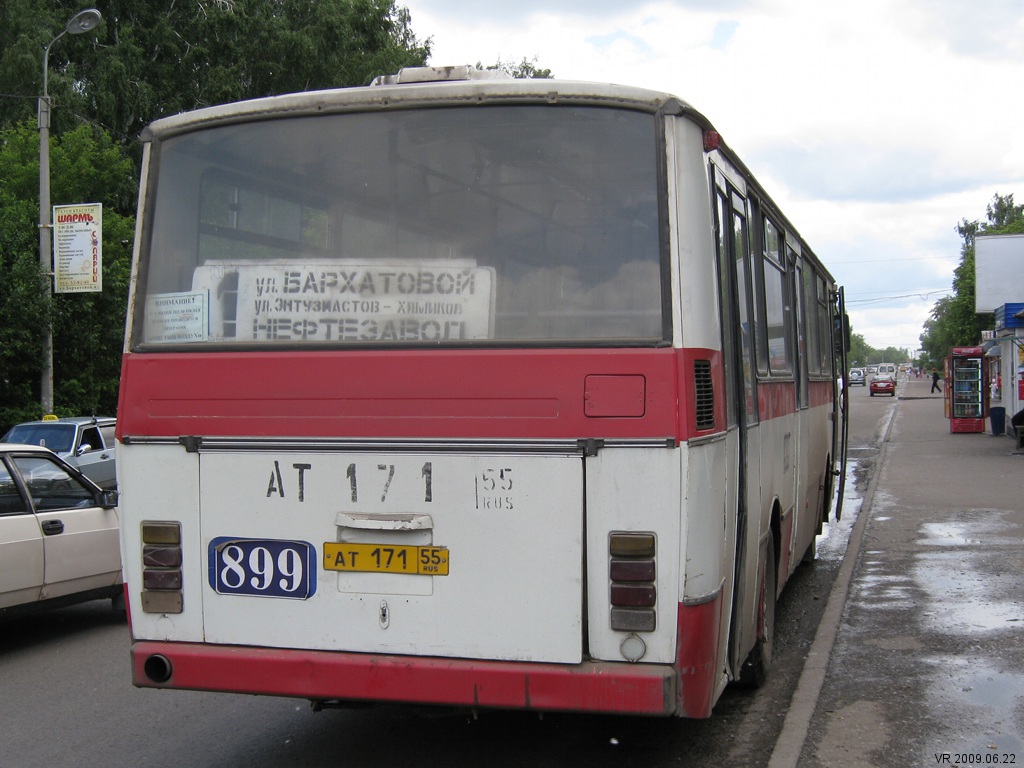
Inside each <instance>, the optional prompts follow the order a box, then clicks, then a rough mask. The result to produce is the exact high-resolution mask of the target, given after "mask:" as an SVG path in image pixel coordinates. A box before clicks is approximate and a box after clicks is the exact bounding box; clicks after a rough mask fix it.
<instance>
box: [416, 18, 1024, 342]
mask: <svg viewBox="0 0 1024 768" xmlns="http://www.w3.org/2000/svg"><path fill="white" fill-rule="evenodd" d="M402 4H404V5H408V6H409V8H410V11H411V13H412V21H413V26H414V29H415V30H416V33H417V35H419V36H420V37H426V36H429V37H432V38H433V41H434V51H435V55H434V57H433V61H434V63H438V64H451V63H467V62H468V63H473V62H476V61H483V62H491V61H495V60H497V59H498V58H499V56H500V57H501V58H503V59H512V60H519V59H520V58H522V57H524V56H525V57H527V58H533V57H534V56H536V57H537V59H536V62H537V65H538V66H540V67H545V68H550V69H551V70H552V71H553V73H554V74H555V76H557V77H564V78H567V79H573V80H595V81H601V82H618V83H624V84H628V85H636V86H642V87H647V88H651V89H654V90H660V91H665V92H668V93H672V94H674V95H676V96H679V97H681V98H682V99H684V100H685V101H687V102H689V103H690V104H692V105H694V107H696V108H697V109H698V110H700V111H701V112H703V113H704V114H705V115H707V117H708V118H709V119H710V120H711V122H712V123H713V124H714V125H715V127H716V128H717V129H718V130H719V131H720V132H721V133H722V135H723V136H724V138H725V140H726V142H727V143H728V144H729V145H730V146H731V147H732V148H733V149H734V150H735V151H736V152H737V153H738V154H739V155H740V157H742V158H743V160H744V162H745V163H746V165H747V166H748V167H749V168H750V169H751V170H752V171H753V172H754V174H755V175H756V176H757V177H758V179H759V181H760V182H761V184H762V185H763V186H764V187H765V189H766V190H767V191H768V193H769V194H770V195H771V196H772V197H773V198H774V199H775V201H776V202H777V203H778V204H779V205H780V206H781V208H782V209H783V211H784V212H785V213H786V215H787V216H788V217H789V219H790V220H791V221H792V222H793V223H794V224H795V226H796V227H797V228H798V229H799V230H800V232H801V234H802V235H803V236H804V238H805V239H806V240H807V241H808V242H809V243H810V244H811V246H812V247H813V249H814V250H815V252H816V253H817V254H818V255H819V257H821V259H822V260H823V261H824V262H825V264H826V265H827V266H829V267H830V269H831V270H832V272H833V274H834V275H835V276H836V277H837V279H839V280H840V282H843V283H844V284H845V285H846V287H847V295H848V296H849V297H853V298H854V299H855V300H858V299H866V298H873V299H875V298H878V297H887V296H888V297H897V296H900V295H902V294H913V296H912V297H911V298H906V299H899V298H891V299H888V300H887V301H885V302H877V301H872V302H870V303H859V304H852V305H851V306H852V308H854V309H855V315H854V330H855V332H858V333H862V334H863V335H864V336H865V338H866V339H867V341H868V343H870V344H872V345H874V346H889V345H890V343H891V344H892V345H893V346H908V347H913V348H916V347H917V338H918V336H919V334H920V331H921V328H920V324H921V323H922V322H923V321H924V320H925V319H927V317H928V313H929V312H930V310H931V307H932V306H933V305H934V298H936V296H935V295H934V294H930V291H931V290H934V289H947V288H948V287H949V286H950V285H951V282H952V275H953V269H954V268H955V267H956V266H957V264H958V263H959V258H960V246H961V241H960V238H959V236H958V235H957V234H956V232H955V229H954V228H955V226H956V224H957V223H958V222H959V221H961V220H962V219H964V218H966V219H969V220H974V219H982V220H983V219H984V217H985V206H986V205H987V204H988V203H989V202H990V201H991V199H992V196H993V194H995V192H996V191H997V190H998V191H999V192H1001V193H1002V194H1008V193H1013V192H1017V199H1019V200H1021V201H1024V130H1021V126H1022V125H1024V99H1019V98H1016V95H1015V92H1014V90H1013V89H1014V87H1015V85H1014V84H1015V83H1019V82H1021V81H1022V80H1024V3H1021V2H1020V0H974V2H970V3H966V2H963V0H904V1H903V2H899V3H894V2H891V0H861V2H860V3H859V4H858V5H857V6H856V7H852V6H850V5H848V4H842V3H834V2H822V0H729V1H724V2H723V1H722V0H688V1H687V0H660V1H656V2H640V3H636V4H629V3H622V2H621V0H619V1H617V2H611V0H592V1H589V2H583V1H582V0H545V1H544V2H542V1H541V0H521V2H519V3H515V4H507V3H504V4H497V3H495V4H478V3H471V2H470V1H469V0H412V1H411V2H405V3H402ZM926 289H927V290H926ZM921 293H923V294H926V295H925V298H923V299H922V298H919V297H918V294H921ZM1022 298H1024V297H1022ZM894 336H896V337H899V338H902V343H892V342H894V339H893V337H894ZM883 342H885V343H883Z"/></svg>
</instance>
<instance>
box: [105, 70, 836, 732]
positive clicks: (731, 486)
mask: <svg viewBox="0 0 1024 768" xmlns="http://www.w3.org/2000/svg"><path fill="white" fill-rule="evenodd" d="M142 140H143V148H144V156H143V165H142V176H141V191H140V202H139V216H138V221H137V233H136V241H135V252H134V257H133V268H132V276H131V291H130V298H129V311H128V321H127V333H126V341H125V350H124V358H123V371H122V378H121V385H120V393H119V410H118V422H117V430H118V439H119V441H120V443H121V446H120V447H119V449H118V475H119V477H118V480H119V487H120V492H121V497H120V509H121V519H122V522H123V527H122V554H123V563H124V575H125V583H126V586H125V591H126V596H127V603H128V606H129V614H130V626H131V634H132V647H131V659H132V661H131V665H132V675H133V682H134V684H135V685H136V686H140V687H150V688H164V689H167V688H171V689H189V690H203V691H222V692H236V693H247V694H263V695H274V696H285V697H297V698H304V699H308V700H310V701H311V702H313V704H314V706H315V707H323V706H349V705H358V706H365V705H367V704H373V703H385V702H386V703H396V702H399V703H407V704H411V705H438V706H444V707H448V708H452V707H454V708H465V709H467V710H473V711H476V710H486V709H519V710H537V711H541V712H544V711H572V712H584V713H586V712H593V713H622V714H635V715H650V716H681V717H691V718H703V717H708V716H709V715H710V714H711V712H712V709H713V707H714V705H715V702H716V700H717V699H718V698H719V696H720V695H721V693H722V692H723V690H724V689H725V687H726V686H727V685H728V684H729V683H731V682H733V681H740V682H743V681H746V682H748V683H751V684H754V685H757V684H759V683H760V682H761V681H762V680H763V679H764V677H765V675H766V674H767V673H768V670H769V667H770V664H771V657H772V647H773V644H772V639H773V636H774V629H773V625H774V611H775V605H776V599H777V596H778V595H779V593H780V591H781V589H782V587H783V586H784V585H785V584H786V582H787V580H788V579H789V577H790V576H791V575H792V574H793V573H794V571H795V569H796V568H797V567H798V566H799V565H800V563H801V562H805V561H808V560H810V559H813V557H814V555H815V540H816V535H817V534H818V533H819V532H820V531H821V530H822V524H823V522H824V521H826V520H827V519H828V517H829V514H830V510H831V508H832V501H833V496H834V495H835V490H836V486H837V483H836V479H837V478H841V477H842V471H841V469H840V468H839V466H840V463H841V457H842V454H843V437H842V434H843V430H842V429H841V422H842V415H843V409H842V408H841V385H840V383H839V382H840V374H839V372H841V371H844V370H845V368H846V366H845V362H844V361H843V360H842V358H843V352H842V350H843V348H844V346H845V345H844V344H843V341H842V331H841V328H842V311H843V310H842V306H841V289H840V288H839V287H838V286H837V285H836V283H835V281H834V280H833V278H832V277H831V276H830V275H829V273H828V271H827V270H826V269H825V267H824V266H823V265H822V263H821V262H820V261H819V260H818V258H816V257H815V255H814V253H813V252H812V251H811V249H810V248H809V247H808V245H807V243H805V242H804V241H803V240H802V239H801V237H800V235H799V234H798V233H797V231H796V229H795V228H794V227H793V225H792V224H791V223H790V221H789V220H788V219H787V217H786V216H785V215H784V214H783V213H782V211H780V210H779V208H778V207H777V206H776V205H775V204H774V203H773V202H772V200H771V199H770V198H769V196H768V195H767V194H766V193H765V191H764V190H763V189H762V188H761V186H759V185H758V183H757V181H756V180H755V179H754V177H753V176H752V175H751V173H750V172H749V171H748V170H747V168H746V166H745V165H744V164H743V163H742V162H741V161H740V160H739V158H738V157H737V156H736V155H735V154H734V152H733V151H731V150H730V148H729V147H728V146H727V144H726V143H725V142H724V140H723V139H722V137H721V135H720V134H719V133H718V132H716V131H715V129H714V128H713V126H712V125H711V123H710V122H709V121H708V120H707V119H706V118H705V117H703V116H702V115H701V114H700V113H698V112H697V111H696V110H695V109H694V108H693V107H691V106H690V105H688V104H687V103H686V102H684V101H682V100H680V99H678V98H676V97H673V96H671V95H669V94H666V93H661V92H655V91H651V90H646V89H642V88H637V87H625V86H619V85H610V84H593V83H579V82H563V81H556V80H540V79H537V80H525V79H511V78H502V77H498V76H496V75H495V73H492V72H482V71H478V70H475V69H473V68H471V67H454V68H432V67H428V68H417V69H406V70H402V71H401V72H399V73H398V74H395V75H387V76H382V77H379V78H378V79H377V80H375V81H374V83H373V84H371V85H369V86H365V87H356V88H345V89H336V90H326V91H319V92H307V93H297V94H290V95H282V96H275V97H270V98H264V99H258V100H252V101H247V102H242V103H236V104H226V105H222V106H214V107H210V108H206V109H201V110H198V111H195V112H191V113H186V114H181V115H177V116H172V117H168V118H165V119H161V120H158V121H156V122H154V123H153V124H152V125H151V126H150V127H149V128H147V129H146V131H145V132H144V133H143V136H142ZM837 329H839V330H838V331H837Z"/></svg>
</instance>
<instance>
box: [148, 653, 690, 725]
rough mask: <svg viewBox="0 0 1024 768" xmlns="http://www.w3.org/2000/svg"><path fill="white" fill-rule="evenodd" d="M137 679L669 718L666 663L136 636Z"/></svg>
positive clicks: (339, 697)
mask: <svg viewBox="0 0 1024 768" xmlns="http://www.w3.org/2000/svg"><path fill="white" fill-rule="evenodd" d="M131 656H132V682H133V683H134V684H135V685H136V686H138V687H144V688H180V689H186V690H196V691H224V692H231V693H249V694H262V695H268V696H288V697H296V698H303V699H311V700H314V701H342V702H379V703H384V702H405V703H410V704H430V705H440V706H454V707H468V708H494V709H526V710H537V711H572V712H605V713H618V714H632V715H651V716H669V715H675V714H678V712H677V691H676V679H677V676H676V671H675V670H674V669H673V668H672V667H671V666H668V665H646V664H628V663H614V662H583V663H581V664H535V663H528V662H502V661H476V660H471V659H441V658H427V657H418V656H377V655H374V654H358V653H340V652H335V651H303V650H293V649H279V648H251V647H242V646H220V645H203V644H192V643H169V642H155V641H145V640H143V641H137V642H136V643H135V644H134V645H133V646H132V649H131Z"/></svg>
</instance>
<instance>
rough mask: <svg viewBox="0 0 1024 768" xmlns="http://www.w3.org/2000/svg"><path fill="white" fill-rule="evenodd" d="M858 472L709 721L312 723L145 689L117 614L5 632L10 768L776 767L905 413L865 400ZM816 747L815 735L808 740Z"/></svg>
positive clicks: (858, 425)
mask: <svg viewBox="0 0 1024 768" xmlns="http://www.w3.org/2000/svg"><path fill="white" fill-rule="evenodd" d="M851 394H852V399H853V406H852V408H851V411H852V414H853V420H852V427H851V441H850V443H851V447H852V454H851V455H852V456H853V457H854V458H855V460H856V461H855V463H854V465H852V466H851V469H850V471H849V473H848V478H849V481H848V482H849V488H848V494H847V496H848V498H847V501H846V505H845V506H846V509H845V513H844V516H843V520H842V522H841V523H833V524H830V525H829V526H828V530H827V531H826V534H825V535H823V536H822V537H820V539H819V557H818V560H816V561H815V563H814V564H813V565H811V566H807V567H802V568H801V569H799V570H798V572H797V573H796V574H795V576H794V577H793V579H792V580H791V582H790V585H789V587H788V588H787V590H786V592H785V593H784V595H783V597H782V599H781V601H780V604H779V606H778V610H777V615H776V643H775V659H774V666H773V669H772V676H771V678H770V680H769V681H768V683H767V684H766V685H765V686H764V687H763V688H761V689H760V690H757V691H749V690H744V689H740V688H735V689H729V690H727V691H726V693H725V695H724V696H723V697H722V699H721V700H720V701H719V704H718V706H717V707H716V709H715V712H714V715H713V716H712V717H711V718H710V719H709V720H700V721H679V720H649V719H638V718H620V717H594V716H577V715H545V716H544V717H539V716H538V715H536V714H524V713H500V712H499V713H484V714H482V715H481V716H480V717H479V718H478V719H473V718H470V717H468V716H466V715H465V714H457V713H448V712H433V711H431V712H424V711H413V710H409V709H406V708H398V707H385V708H375V709H367V710H327V711H323V712H319V713H313V712H311V710H310V708H309V705H308V704H307V703H306V702H305V701H299V700H289V699H275V698H266V697H255V696H236V695H227V694H208V693H192V692H183V691H156V690H149V689H146V690H141V689H136V688H134V687H132V685H131V682H130V672H129V661H128V648H129V644H130V641H129V636H128V630H127V627H126V625H125V622H124V619H123V617H121V616H119V615H117V614H115V613H114V612H113V611H112V610H111V606H110V604H109V602H106V601H96V602H93V603H88V604H85V605H79V606H72V607H68V608H64V609H60V610H56V611H50V612H46V613H40V614H35V615H29V616H22V617H19V618H7V619H0V680H2V681H3V682H2V693H3V695H2V696H0V723H2V724H3V725H2V728H3V738H2V740H0V768H36V767H38V768H52V767H53V766H55V765H67V766H76V767H77V768H88V767H89V766H97V767H98V768H99V767H102V768H121V767H124V768H158V767H159V768H163V767H164V766H167V767H168V768H171V767H174V768H178V767H179V766H183V765H188V766H190V768H207V767H209V768H215V767H216V768H233V767H234V766H246V767H248V768H264V767H265V768H271V767H273V768H292V767H300V766H332V768H333V767H335V766H345V768H375V767H377V766H380V767H381V768H384V767H385V766H386V767H387V768H395V766H417V768H420V767H422V768H431V766H438V767H440V766H444V767H445V768H450V766H453V765H455V766H487V768H502V767H503V766H517V767H518V766H526V765H530V766H540V767H544V766H552V768H553V767H554V766H558V768H563V767H564V766H565V765H567V764H568V765H587V766H593V767H594V768H600V767H601V766H616V767H617V768H618V767H620V766H622V765H636V766H673V767H675V766H694V767H698V768H704V767H710V766H714V767H715V768H720V766H723V765H730V766H732V765H739V766H743V765H750V766H760V765H766V764H767V763H768V760H769V758H770V757H771V755H772V752H773V750H774V749H775V747H776V740H777V739H778V737H779V734H780V733H781V732H782V725H783V721H784V718H785V716H786V713H787V711H788V709H789V707H790V703H791V701H792V699H793V694H794V690H795V689H796V685H797V681H798V680H799V678H800V673H801V671H802V669H803V663H804V659H805V657H806V654H807V651H808V648H809V647H810V645H811V643H812V641H813V639H814V635H815V632H816V630H817V627H818V622H819V619H820V617H821V614H822V612H823V611H824V608H825V604H826V602H827V599H828V596H829V592H830V590H831V586H832V583H833V581H834V580H835V577H836V573H837V572H838V570H839V567H840V564H841V561H842V556H843V552H844V551H845V548H846V537H847V536H848V535H849V532H850V526H851V524H852V522H853V520H854V519H855V518H856V512H857V509H858V507H859V498H860V494H861V493H862V492H863V489H864V488H865V487H866V484H867V479H868V477H869V474H870V472H872V471H873V470H874V466H873V464H874V459H875V458H876V457H877V455H878V442H879V434H878V432H879V429H880V425H881V424H882V423H884V418H885V416H886V413H887V412H888V411H889V409H890V408H891V407H892V405H893V401H892V400H890V399H889V398H869V397H868V395H867V392H866V391H864V390H862V389H861V388H856V389H854V390H853V392H852V393H851ZM802 736H803V734H800V738H802Z"/></svg>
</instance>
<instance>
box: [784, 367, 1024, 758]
mask: <svg viewBox="0 0 1024 768" xmlns="http://www.w3.org/2000/svg"><path fill="white" fill-rule="evenodd" d="M930 387H931V380H930V379H928V378H921V379H910V380H908V381H905V382H902V383H901V385H900V390H899V392H898V395H899V399H898V402H897V404H896V410H895V417H894V420H893V422H892V424H891V426H890V429H889V430H888V434H887V435H886V437H885V439H884V442H883V445H882V448H881V453H880V456H879V465H878V469H877V471H876V473H875V477H874V479H873V480H872V483H871V487H870V488H869V490H868V493H867V495H866V496H865V499H864V506H863V508H862V509H861V511H860V513H859V518H863V519H858V523H857V526H856V527H855V530H854V532H853V536H857V535H858V534H862V535H863V538H862V539H861V540H860V548H859V553H857V559H856V561H855V563H854V566H853V571H852V581H851V582H850V586H849V593H848V594H847V596H846V602H845V606H844V607H843V609H842V619H841V622H840V624H839V629H838V636H837V637H836V641H835V644H834V646H833V648H832V653H831V656H830V658H829V660H828V663H827V668H826V672H825V678H824V684H823V685H822V688H821V693H820V696H819V698H818V700H817V706H816V707H815V709H814V713H813V715H812V717H811V720H810V727H809V728H808V732H807V734H806V741H805V742H804V746H803V751H802V753H801V757H800V760H799V763H798V765H799V766H800V768H818V767H821V768H826V767H827V768H843V767H844V766H851V767H856V768H861V767H863V766H883V767H887V766H893V767H894V768H895V767H896V766H899V768H905V767H906V766H923V765H958V764H959V765H978V764H981V765H991V764H999V765H1014V764H1015V765H1024V452H1018V451H1016V450H1015V441H1014V440H1013V439H1012V438H1009V437H1006V436H993V435H992V434H991V430H990V429H989V428H988V426H987V431H986V432H985V433H983V434H955V435H954V434H950V432H949V423H948V421H947V420H946V419H945V417H944V415H943V400H942V397H941V395H939V394H934V395H932V394H930V393H929V389H930ZM853 536H851V543H850V546H851V548H852V547H854V541H853ZM851 554H852V553H851Z"/></svg>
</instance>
